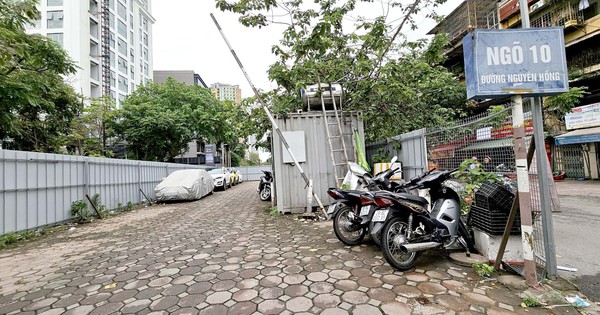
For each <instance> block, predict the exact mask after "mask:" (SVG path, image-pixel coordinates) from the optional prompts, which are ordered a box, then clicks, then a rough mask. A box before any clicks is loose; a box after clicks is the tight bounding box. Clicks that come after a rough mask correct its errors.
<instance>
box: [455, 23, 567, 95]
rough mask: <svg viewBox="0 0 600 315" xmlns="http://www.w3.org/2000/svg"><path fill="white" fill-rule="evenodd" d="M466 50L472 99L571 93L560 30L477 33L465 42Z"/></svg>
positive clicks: (467, 76)
mask: <svg viewBox="0 0 600 315" xmlns="http://www.w3.org/2000/svg"><path fill="white" fill-rule="evenodd" d="M463 50H464V58H465V75H466V80H467V98H468V99H472V98H500V97H506V96H512V95H516V94H522V95H527V96H542V95H553V94H559V93H564V92H567V91H568V90H569V81H568V73H567V61H566V54H565V43H564V34H563V30H562V28H560V27H546V28H525V29H507V30H499V29H494V30H479V29H477V30H474V31H473V32H472V33H469V34H467V35H466V36H465V37H464V38H463Z"/></svg>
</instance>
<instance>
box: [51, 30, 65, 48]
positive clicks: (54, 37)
mask: <svg viewBox="0 0 600 315" xmlns="http://www.w3.org/2000/svg"><path fill="white" fill-rule="evenodd" d="M48 37H50V39H52V40H54V41H55V42H57V43H59V44H60V46H61V47H62V45H63V33H48Z"/></svg>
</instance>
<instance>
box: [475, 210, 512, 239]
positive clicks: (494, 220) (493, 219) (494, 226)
mask: <svg viewBox="0 0 600 315" xmlns="http://www.w3.org/2000/svg"><path fill="white" fill-rule="evenodd" d="M506 222H508V214H506V213H503V212H494V211H490V210H488V209H485V208H482V207H479V206H472V207H471V211H470V212H469V220H468V223H469V226H471V227H475V228H478V229H480V230H482V231H484V232H485V233H487V234H489V235H502V234H504V228H505V227H506ZM510 234H511V235H516V234H521V217H520V216H519V213H517V215H516V216H515V220H514V222H513V226H512V228H511V230H510Z"/></svg>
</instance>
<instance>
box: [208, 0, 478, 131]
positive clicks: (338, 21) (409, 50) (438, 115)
mask: <svg viewBox="0 0 600 315" xmlns="http://www.w3.org/2000/svg"><path fill="white" fill-rule="evenodd" d="M361 2H363V1H361ZM443 2H444V1H443V0H414V1H413V2H411V3H404V4H403V3H401V2H400V1H390V2H389V3H388V9H387V11H386V12H383V13H382V15H381V16H379V17H376V18H374V19H366V18H363V17H360V16H359V17H358V18H354V15H355V14H356V12H355V9H356V5H357V3H358V2H357V1H356V0H351V1H337V0H327V1H318V2H315V3H316V4H315V5H305V4H303V1H302V0H294V1H287V2H285V3H281V2H277V1H272V0H270V1H262V0H240V1H226V0H217V1H216V5H217V7H218V8H219V9H221V10H223V11H231V12H234V13H237V14H239V15H240V23H242V24H243V25H246V26H249V27H265V26H268V25H270V24H272V23H279V24H286V25H287V29H286V30H285V31H284V33H283V38H282V39H281V41H280V44H279V45H276V46H274V47H273V48H272V51H273V53H274V54H275V55H276V56H277V57H278V60H277V61H276V62H275V63H274V64H273V65H271V66H270V68H269V70H268V73H269V78H270V79H272V80H274V81H276V82H277V84H278V85H279V88H278V89H276V90H274V91H271V92H269V93H266V94H265V96H266V97H267V99H268V100H269V102H270V103H271V104H272V105H271V109H272V111H274V112H275V113H283V114H285V113H288V112H292V111H294V110H297V109H301V108H302V103H301V102H300V99H299V97H298V95H299V90H300V88H302V87H305V86H306V85H308V84H313V83H318V82H321V83H330V82H331V83H335V82H339V83H342V84H343V85H344V89H345V93H346V99H347V104H345V108H346V109H354V110H361V111H363V112H364V114H365V121H366V122H367V125H366V126H367V128H366V136H367V140H369V141H373V140H378V139H381V138H385V137H389V136H392V135H395V134H398V133H401V132H404V131H408V130H411V129H415V128H422V127H428V126H434V125H439V124H440V123H447V122H448V121H449V120H452V119H454V118H456V117H459V116H461V115H464V112H465V111H467V110H468V108H467V107H466V105H465V103H466V102H465V101H466V97H465V89H464V86H463V85H462V84H461V83H460V82H459V81H458V80H457V79H456V78H454V77H453V76H452V74H451V73H449V72H448V71H447V70H446V69H445V68H443V67H442V66H440V64H441V62H442V61H443V57H441V56H442V54H441V50H442V48H443V47H444V45H445V44H446V43H447V41H446V40H445V39H444V38H443V37H436V38H435V39H434V40H433V41H432V42H431V43H430V44H428V42H427V41H425V40H419V41H417V42H408V41H407V40H406V38H405V36H404V35H403V32H406V29H407V28H410V29H414V28H416V26H417V25H416V23H415V21H414V16H415V14H416V13H418V12H420V11H422V10H423V9H424V8H426V7H431V6H434V7H435V6H436V5H438V4H440V3H443ZM363 5H366V4H364V3H363ZM372 5H377V6H379V5H380V3H374V4H372ZM275 11H277V14H275V13H274V12H275ZM392 11H393V12H394V13H398V14H399V15H400V17H399V18H398V19H397V22H395V23H392V22H391V21H389V20H390V18H389V16H388V15H389V14H390V13H391V12H392ZM279 13H282V14H279ZM276 17H281V18H279V19H277V18H276ZM430 17H435V15H434V14H430ZM349 19H354V21H355V23H354V25H351V27H348V23H347V22H345V21H347V20H349Z"/></svg>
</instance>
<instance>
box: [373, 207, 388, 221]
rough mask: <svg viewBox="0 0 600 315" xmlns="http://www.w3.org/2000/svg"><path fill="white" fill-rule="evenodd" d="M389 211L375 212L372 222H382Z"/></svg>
mask: <svg viewBox="0 0 600 315" xmlns="http://www.w3.org/2000/svg"><path fill="white" fill-rule="evenodd" d="M389 211H390V210H377V211H375V214H373V222H383V221H385V218H387V215H388V212H389Z"/></svg>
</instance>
